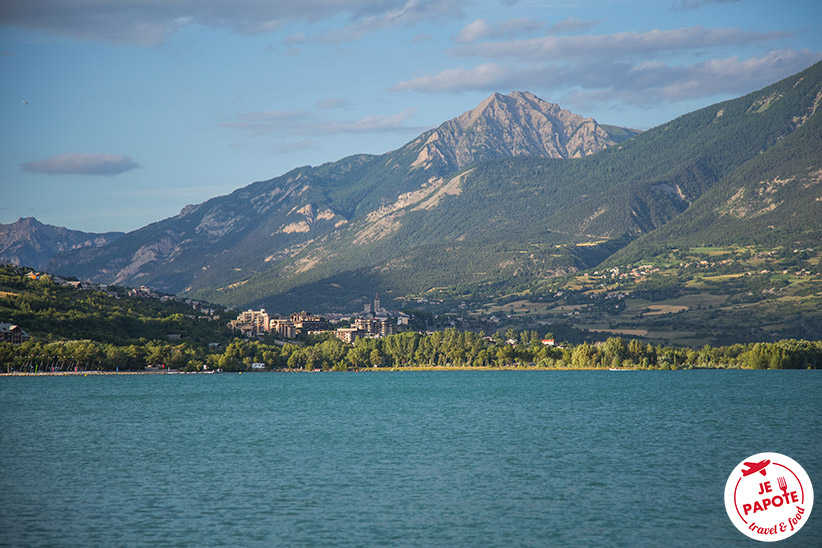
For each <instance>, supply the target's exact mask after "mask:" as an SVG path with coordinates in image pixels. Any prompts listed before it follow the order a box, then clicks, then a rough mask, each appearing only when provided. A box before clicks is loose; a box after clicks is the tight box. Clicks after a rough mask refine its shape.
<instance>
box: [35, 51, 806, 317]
mask: <svg viewBox="0 0 822 548" xmlns="http://www.w3.org/2000/svg"><path fill="white" fill-rule="evenodd" d="M820 90H822V63H817V64H816V65H814V66H812V67H810V68H808V69H806V70H805V71H803V72H801V73H799V74H796V75H794V76H792V77H790V78H786V79H785V80H782V81H780V82H777V83H775V84H773V85H771V86H768V87H767V88H764V89H762V90H759V91H756V92H753V93H750V94H748V95H746V96H744V97H740V98H738V99H734V100H730V101H725V102H723V103H719V104H717V105H712V106H709V107H705V108H703V109H700V110H698V111H695V112H692V113H689V114H686V115H684V116H681V117H679V118H677V119H675V120H671V121H670V122H668V123H666V124H663V125H661V126H659V127H656V128H653V129H650V130H648V131H646V132H643V133H641V134H639V135H637V136H636V137H634V138H632V139H627V137H629V136H630V135H632V134H634V132H631V131H630V130H625V129H622V128H615V127H611V126H603V125H599V124H598V123H597V122H596V121H594V120H592V119H590V118H583V117H582V116H578V115H575V114H573V113H570V112H568V111H565V110H563V109H561V108H560V107H559V106H557V105H554V104H552V103H549V102H547V101H542V100H541V99H539V98H537V97H536V96H534V95H532V94H530V93H524V92H516V93H512V94H510V95H500V94H494V95H492V96H490V97H488V98H487V99H486V100H485V101H483V102H482V103H481V104H480V105H478V106H477V107H476V108H474V109H472V110H469V111H468V112H466V113H464V114H462V115H460V116H459V117H457V118H454V119H453V120H449V121H447V122H445V123H443V124H442V125H440V126H439V127H437V128H435V129H432V130H429V131H427V132H426V133H424V134H423V135H420V136H419V137H418V138H416V139H414V140H412V141H411V142H410V143H408V144H406V145H405V146H403V147H401V148H399V149H398V150H395V151H393V152H389V153H386V154H383V155H380V156H374V155H364V154H361V155H356V156H351V157H348V158H344V159H342V160H339V161H337V162H332V163H328V164H324V165H321V166H317V167H302V168H298V169H295V170H293V171H291V172H289V173H286V174H285V175H282V176H280V177H277V178H274V179H270V180H268V181H260V182H257V183H253V184H251V185H248V186H246V187H244V188H241V189H239V190H237V191H235V192H233V193H231V194H230V195H228V196H221V197H218V198H214V199H212V200H209V201H207V202H205V203H202V204H199V205H197V206H191V207H187V208H186V209H184V210H183V211H181V212H180V214H179V215H177V216H176V217H172V218H170V219H166V220H164V221H160V222H157V223H153V224H151V225H148V226H146V227H144V228H141V229H139V230H136V231H134V232H131V233H129V234H127V235H125V236H123V237H122V238H120V239H118V240H117V241H115V242H113V243H111V244H108V245H106V246H104V247H102V248H89V247H87V248H84V249H78V250H74V251H70V252H67V253H62V254H60V255H57V256H56V257H55V258H54V259H53V262H52V264H51V265H50V267H51V269H52V270H53V271H55V272H56V273H58V274H59V273H64V274H71V275H75V276H78V277H81V278H87V279H91V280H94V281H99V282H108V283H112V282H115V283H120V284H124V285H141V284H145V285H147V286H149V287H152V288H155V289H159V290H162V291H167V292H170V293H181V292H182V293H184V294H186V295H188V296H191V297H194V298H202V299H205V300H209V301H213V302H218V303H221V304H226V305H241V306H262V307H265V308H266V309H269V310H279V311H288V310H296V309H302V308H307V307H309V308H314V309H320V310H326V311H330V310H334V309H337V310H352V309H354V308H359V306H358V305H359V303H360V301H359V299H360V298H361V297H363V296H369V295H370V294H373V291H374V290H375V289H379V290H380V294H381V295H384V300H385V301H389V299H390V300H393V301H395V302H408V300H409V299H420V298H428V297H432V298H436V297H433V296H434V295H438V294H439V293H438V292H440V291H458V292H459V294H460V295H461V296H462V297H461V298H464V299H466V300H467V299H471V298H473V297H474V296H476V295H493V294H504V293H505V292H508V291H513V290H516V291H519V289H516V288H523V287H528V284H531V283H534V282H535V281H539V280H546V279H550V278H552V277H556V276H558V275H562V274H567V273H570V272H574V271H576V270H579V269H584V268H590V267H593V266H595V265H598V264H601V263H602V262H603V261H605V260H606V259H608V258H609V257H611V256H613V255H614V254H615V253H617V252H619V251H620V250H622V249H624V250H625V253H626V254H630V255H632V256H633V255H634V254H636V255H637V256H644V255H645V253H642V252H638V251H637V250H638V249H642V250H647V249H648V246H649V245H654V246H658V245H659V244H660V243H661V242H662V241H665V242H667V241H670V240H671V239H673V238H679V239H680V240H682V241H683V242H686V243H689V245H690V244H691V243H693V242H694V241H696V243H700V242H701V243H705V242H707V243H711V244H716V245H718V244H722V243H725V244H727V243H729V242H730V243H737V242H745V241H749V240H750V238H751V237H756V238H758V239H760V240H762V241H764V240H765V239H767V241H768V242H770V243H772V244H773V245H785V246H788V245H790V246H792V247H790V249H800V248H802V247H807V246H808V245H809V244H808V242H812V241H817V242H818V241H819V237H818V236H819V234H820V233H822V228H819V226H818V225H819V223H818V222H816V221H814V222H808V221H807V220H809V219H819V218H822V217H820V215H819V208H820V207H822V206H820V204H822V202H820V201H818V199H817V198H818V188H819V186H818V181H819V180H820V178H819V177H818V176H817V174H818V173H819V170H820V169H821V168H820V165H819V159H820V158H819V152H818V151H819V150H820V145H819V143H820V136H819V132H818V130H819V128H820V127H822V126H820V124H822V118H820V112H819V111H820V110H822V108H820V105H822V99H820V98H822V91H820ZM626 139H627V140H626ZM623 141H624V142H623ZM763 181H764V182H763ZM723 204H724V205H723ZM692 208H693V209H692ZM689 211H690V212H692V213H690V212H689ZM685 212H689V213H687V214H685V215H683V213H685ZM697 213H698V215H697ZM679 218H681V219H682V221H679V222H673V221H675V220H676V219H679ZM711 219H713V221H711ZM669 224H670V227H671V231H667V232H666V230H665V227H666V226H668V225H669ZM708 227H710V231H709V233H707V232H705V230H703V229H707V228H708ZM654 234H659V235H660V239H655V236H654ZM662 235H665V236H664V237H662ZM697 235H698V236H699V237H698V238H697V237H696V236H697ZM746 238H747V240H746ZM697 240H698V241H697ZM632 242H633V243H632ZM638 246H641V248H640V247H638Z"/></svg>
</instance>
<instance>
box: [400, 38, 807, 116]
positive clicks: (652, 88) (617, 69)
mask: <svg viewBox="0 0 822 548" xmlns="http://www.w3.org/2000/svg"><path fill="white" fill-rule="evenodd" d="M820 59H822V54H820V53H815V52H811V51H808V50H802V51H792V50H776V51H771V52H768V53H766V54H764V55H761V56H758V57H751V58H748V59H740V58H738V57H728V58H722V59H712V60H709V61H703V62H696V63H692V64H681V65H671V66H669V65H666V64H665V63H662V62H660V61H646V62H640V63H629V62H612V61H610V60H607V59H606V60H599V59H597V60H587V61H585V62H580V63H576V64H564V65H560V64H540V65H535V66H528V67H520V68H511V67H504V66H502V65H498V64H495V63H487V64H483V65H480V66H478V67H475V68H469V69H464V68H460V69H451V70H445V71H442V72H440V73H437V74H432V75H426V76H421V77H419V78H415V79H413V80H408V81H405V82H400V83H398V84H396V85H395V86H394V87H392V88H391V89H392V90H395V91H401V90H407V91H419V92H424V93H459V92H464V91H498V90H508V89H533V90H569V89H576V91H574V92H570V94H569V95H568V96H570V97H573V98H574V99H575V102H585V103H586V104H592V103H595V102H602V103H604V102H614V101H622V102H625V103H630V104H637V105H639V104H656V103H659V102H660V101H663V102H676V101H683V100H687V99H693V98H698V97H710V96H714V95H718V94H732V95H736V94H742V93H747V92H749V91H752V90H755V89H757V88H760V87H763V86H765V85H768V84H770V83H773V82H775V81H777V80H779V79H781V78H785V77H787V76H790V75H791V74H795V73H797V72H799V71H801V70H803V69H805V68H807V67H808V66H810V65H812V64H813V63H815V62H817V61H819V60H820ZM566 93H569V92H566ZM583 100H585V101H583Z"/></svg>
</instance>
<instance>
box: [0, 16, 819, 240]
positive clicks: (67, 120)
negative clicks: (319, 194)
mask: <svg viewBox="0 0 822 548" xmlns="http://www.w3.org/2000/svg"><path fill="white" fill-rule="evenodd" d="M820 59H822V3H820V2H819V1H818V0H808V1H805V0H783V1H781V2H773V1H759V0H736V1H735V0H653V1H652V0H634V1H624V2H608V1H600V0H588V1H562V0H545V1H540V0H533V1H530V0H520V1H517V0H493V1H488V2H479V1H471V0H439V1H426V0H351V1H341V0H301V1H294V0H229V1H217V0H4V1H3V2H2V4H0V79H2V82H3V84H2V85H0V104H1V105H2V106H1V107H0V185H2V189H3V192H2V195H3V198H2V200H0V222H1V223H9V222H13V221H15V220H17V218H19V217H28V216H34V217H37V218H38V219H39V220H41V221H42V222H46V223H49V224H56V225H62V226H67V227H69V228H73V229H78V230H85V231H92V232H104V231H109V230H121V231H129V230H134V229H136V228H139V227H141V226H144V225H146V224H148V223H151V222H154V221H157V220H160V219H163V218H166V217H169V216H172V215H175V214H176V213H178V212H179V210H180V209H181V208H182V207H184V206H185V205H187V204H191V203H199V202H202V201H205V200H207V199H208V198H211V197H214V196H217V195H220V194H226V193H228V192H231V191H232V190H234V189H236V188H239V187H242V186H245V185H247V184H249V183H251V182H253V181H258V180H264V179H269V178H271V177H275V176H277V175H281V174H283V173H285V172H286V171H288V170H290V169H292V168H294V167H298V166H302V165H308V164H310V165H318V164H321V163H324V162H327V161H333V160H337V159H339V158H342V157H344V156H347V155H349V154H354V153H360V152H367V153H374V154H380V153H384V152H387V151H390V150H393V149H396V148H398V147H400V146H402V145H403V144H404V143H406V142H408V141H409V140H411V139H412V138H413V137H414V136H416V135H417V134H419V133H421V132H422V131H424V130H426V129H428V128H431V127H434V126H437V125H439V124H440V123H442V122H443V121H445V120H448V119H450V118H453V117H455V116H458V115H459V114H461V113H462V112H464V111H466V110H468V109H470V108H472V107H474V106H475V105H477V104H478V103H479V102H480V101H481V100H482V99H484V98H485V97H487V96H488V95H490V94H491V93H493V92H495V91H499V92H502V93H508V92H510V91H513V90H527V91H531V92H533V93H535V94H536V95H538V96H540V97H542V98H543V99H546V100H548V101H551V102H556V103H559V104H560V105H561V106H562V107H564V108H567V109H569V110H571V111H573V112H576V113H579V114H582V115H585V116H593V117H594V118H596V120H597V121H599V122H600V123H606V124H616V125H623V126H630V127H635V128H640V129H646V128H649V127H653V126H655V125H658V124H661V123H663V122H666V121H668V120H670V119H672V118H675V117H676V116H678V115H680V114H684V113H686V112H690V111H692V110H695V109H697V108H700V107H703V106H706V105H709V104H711V103H714V102H717V101H720V100H724V99H727V98H731V97H736V96H739V95H742V94H745V93H747V92H750V91H753V90H756V89H758V88H760V87H763V86H765V85H767V84H769V83H772V82H774V81H776V80H779V79H781V78H783V77H786V76H789V75H791V74H794V73H796V72H798V71H800V70H802V69H804V68H806V67H808V66H810V65H812V64H813V63H815V62H817V61H819V60H820Z"/></svg>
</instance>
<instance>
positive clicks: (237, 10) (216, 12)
mask: <svg viewBox="0 0 822 548" xmlns="http://www.w3.org/2000/svg"><path fill="white" fill-rule="evenodd" d="M462 2H463V0H447V1H441V2H436V1H434V0H346V1H341V0H300V1H298V2H295V1H293V0H232V1H231V2H228V1H225V0H161V1H160V0H4V1H3V3H2V6H1V7H0V25H6V26H19V27H24V28H29V29H38V30H44V31H47V32H51V33H54V34H61V35H67V36H73V37H75V38H80V39H89V40H100V41H105V42H117V43H133V44H139V45H156V44H159V43H162V42H163V41H164V40H165V39H166V37H167V36H168V35H169V34H171V33H173V32H174V31H175V30H177V29H178V28H180V27H182V26H185V25H189V24H199V25H205V26H211V27H223V28H230V29H233V30H235V31H237V32H243V33H259V32H268V31H270V30H273V29H276V28H278V27H279V26H280V25H281V24H282V23H283V22H285V21H295V20H297V21H310V22H314V21H320V20H325V19H329V18H331V17H335V16H347V17H350V18H351V19H352V21H353V23H351V25H349V26H348V27H346V29H344V31H343V34H347V35H349V36H357V35H362V34H363V33H365V32H370V31H371V30H374V29H376V28H385V27H387V26H391V25H394V24H405V23H408V22H413V21H418V20H421V19H425V18H430V17H436V16H440V15H442V14H443V13H445V12H446V11H447V12H453V10H454V9H459V7H460V6H461V4H462Z"/></svg>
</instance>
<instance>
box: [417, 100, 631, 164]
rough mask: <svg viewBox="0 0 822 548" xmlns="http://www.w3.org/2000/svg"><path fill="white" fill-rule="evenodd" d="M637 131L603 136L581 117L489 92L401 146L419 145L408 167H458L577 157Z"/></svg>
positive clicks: (597, 127)
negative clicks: (519, 159)
mask: <svg viewBox="0 0 822 548" xmlns="http://www.w3.org/2000/svg"><path fill="white" fill-rule="evenodd" d="M620 129H621V128H620ZM637 133H638V132H634V131H631V130H622V131H620V132H618V133H615V135H614V136H612V135H611V134H609V132H608V130H606V129H605V127H603V126H600V125H599V124H598V123H597V122H596V120H594V119H593V118H585V117H583V116H580V115H579V114H574V113H573V112H570V111H568V110H565V109H563V108H561V107H560V106H559V105H557V104H555V103H549V102H547V101H543V100H542V99H540V98H539V97H537V96H536V95H534V94H533V93H529V92H523V91H515V92H513V93H511V94H510V95H502V94H500V93H494V94H493V95H491V96H490V97H488V98H487V99H485V100H484V101H483V102H482V103H480V104H479V105H478V106H477V107H476V108H474V109H472V110H469V111H468V112H465V113H464V114H462V115H461V116H459V117H457V118H454V119H453V120H449V121H448V122H445V123H443V124H442V125H440V126H439V127H438V128H436V129H433V130H431V131H429V132H427V133H425V134H423V135H422V136H420V137H419V138H418V139H416V140H414V141H412V142H411V143H409V145H407V146H408V147H417V146H419V145H420V143H422V147H421V149H420V151H419V154H418V156H417V158H416V160H415V161H414V163H413V164H412V167H423V168H426V169H428V168H431V167H438V168H446V169H449V170H452V171H453V170H457V169H462V168H464V167H466V166H468V165H470V164H473V163H475V162H477V161H480V160H491V159H496V158H506V157H513V156H539V157H544V158H580V157H582V156H587V155H589V154H593V153H594V152H598V151H600V150H602V149H604V148H606V147H609V146H612V145H614V144H617V143H618V142H619V141H620V140H624V138H627V137H630V136H633V135H635V134H637Z"/></svg>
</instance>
